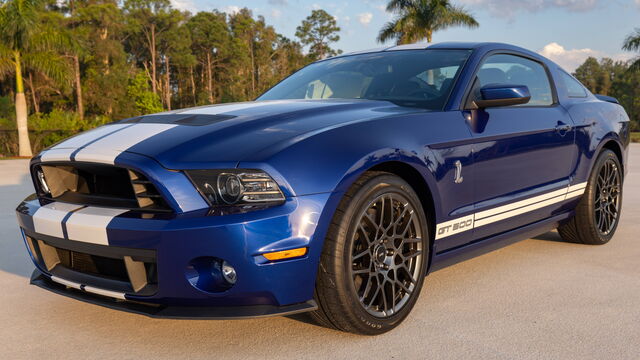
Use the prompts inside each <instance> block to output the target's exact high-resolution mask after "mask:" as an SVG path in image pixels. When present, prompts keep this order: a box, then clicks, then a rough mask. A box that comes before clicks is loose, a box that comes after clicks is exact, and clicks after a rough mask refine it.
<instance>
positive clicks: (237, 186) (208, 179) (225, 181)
mask: <svg viewBox="0 0 640 360" xmlns="http://www.w3.org/2000/svg"><path fill="white" fill-rule="evenodd" d="M185 173H186V174H187V176H189V178H190V179H191V181H192V182H193V184H194V185H195V186H196V188H198V191H200V193H201V194H202V196H203V197H204V198H205V199H206V200H207V202H208V203H209V205H211V206H225V205H247V204H252V205H277V204H281V203H283V202H284V200H285V198H284V194H283V193H282V191H281V190H280V187H279V186H278V184H276V182H275V181H274V180H273V179H272V178H271V176H269V175H268V174H267V173H265V172H264V171H261V170H244V169H230V170H186V171H185Z"/></svg>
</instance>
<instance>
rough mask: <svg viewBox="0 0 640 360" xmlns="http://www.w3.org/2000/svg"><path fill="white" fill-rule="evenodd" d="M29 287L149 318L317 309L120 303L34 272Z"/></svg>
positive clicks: (302, 305) (228, 316) (311, 302)
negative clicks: (32, 286)
mask: <svg viewBox="0 0 640 360" xmlns="http://www.w3.org/2000/svg"><path fill="white" fill-rule="evenodd" d="M31 284H32V285H36V286H38V287H41V288H43V289H46V290H49V291H51V292H54V293H56V294H59V295H64V296H68V297H70V298H73V299H76V300H80V301H84V302H86V303H90V304H95V305H100V306H104V307H107V308H110V309H114V310H120V311H125V312H130V313H134V314H138V315H145V316H148V317H152V318H162V319H211V320H231V319H245V318H260V317H268V316H285V315H293V314H298V313H302V312H307V311H313V310H316V309H317V308H318V306H317V305H316V302H315V301H314V300H309V301H306V302H304V303H299V304H292V305H284V306H275V305H253V306H221V307H204V306H170V305H153V304H144V303H138V302H132V301H119V300H116V299H113V298H110V297H106V296H96V295H94V294H91V293H87V292H84V291H80V290H75V289H72V288H69V287H67V286H64V285H61V284H58V283H56V282H54V281H51V278H50V277H49V276H47V275H45V274H43V273H42V272H40V270H38V269H35V270H34V271H33V274H32V275H31Z"/></svg>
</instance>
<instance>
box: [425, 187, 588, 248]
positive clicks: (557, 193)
mask: <svg viewBox="0 0 640 360" xmlns="http://www.w3.org/2000/svg"><path fill="white" fill-rule="evenodd" d="M586 187H587V183H586V182H584V183H580V184H576V185H571V186H567V187H566V188H564V189H559V190H554V191H551V192H548V193H546V194H542V195H538V196H534V197H532V198H529V199H525V200H521V201H516V202H514V203H511V204H507V205H503V206H499V207H497V208H493V209H489V210H484V211H480V212H477V213H475V214H471V215H467V216H464V217H460V218H457V219H454V220H450V221H446V222H443V223H440V224H438V225H437V226H436V237H435V238H436V240H440V239H442V238H445V237H448V236H452V235H456V234H459V233H461V232H465V231H468V230H472V229H475V228H477V227H481V226H485V225H489V224H492V223H494V222H498V221H502V220H505V219H508V218H511V217H514V216H518V215H522V214H525V213H528V212H531V211H534V210H538V209H541V208H544V207H547V206H550V205H553V204H557V203H560V202H563V201H565V200H568V199H572V198H575V197H577V196H580V195H582V194H584V192H585V189H586Z"/></svg>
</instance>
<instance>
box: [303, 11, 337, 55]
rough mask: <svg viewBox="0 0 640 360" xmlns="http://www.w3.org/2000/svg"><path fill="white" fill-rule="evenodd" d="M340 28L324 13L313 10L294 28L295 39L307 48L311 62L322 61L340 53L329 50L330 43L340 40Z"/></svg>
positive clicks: (334, 20) (331, 17) (332, 18)
mask: <svg viewBox="0 0 640 360" xmlns="http://www.w3.org/2000/svg"><path fill="white" fill-rule="evenodd" d="M339 32H340V27H339V26H338V24H337V22H336V19H335V18H334V17H333V16H331V15H329V13H327V12H326V11H324V10H322V9H319V10H313V11H312V12H311V15H309V16H307V18H306V19H304V20H303V21H302V24H300V26H298V27H297V28H296V37H298V38H299V39H300V42H301V43H302V44H303V45H305V46H308V47H309V57H310V58H311V59H312V60H318V59H324V58H326V57H329V56H335V55H337V54H340V53H341V52H342V51H340V50H338V51H336V50H334V49H332V48H331V43H335V42H337V41H339V40H340V35H338V33H339Z"/></svg>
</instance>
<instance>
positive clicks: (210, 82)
mask: <svg viewBox="0 0 640 360" xmlns="http://www.w3.org/2000/svg"><path fill="white" fill-rule="evenodd" d="M211 72H212V70H211V54H210V53H209V52H207V92H208V93H209V103H210V104H213V79H212V77H213V75H212V73H211Z"/></svg>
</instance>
